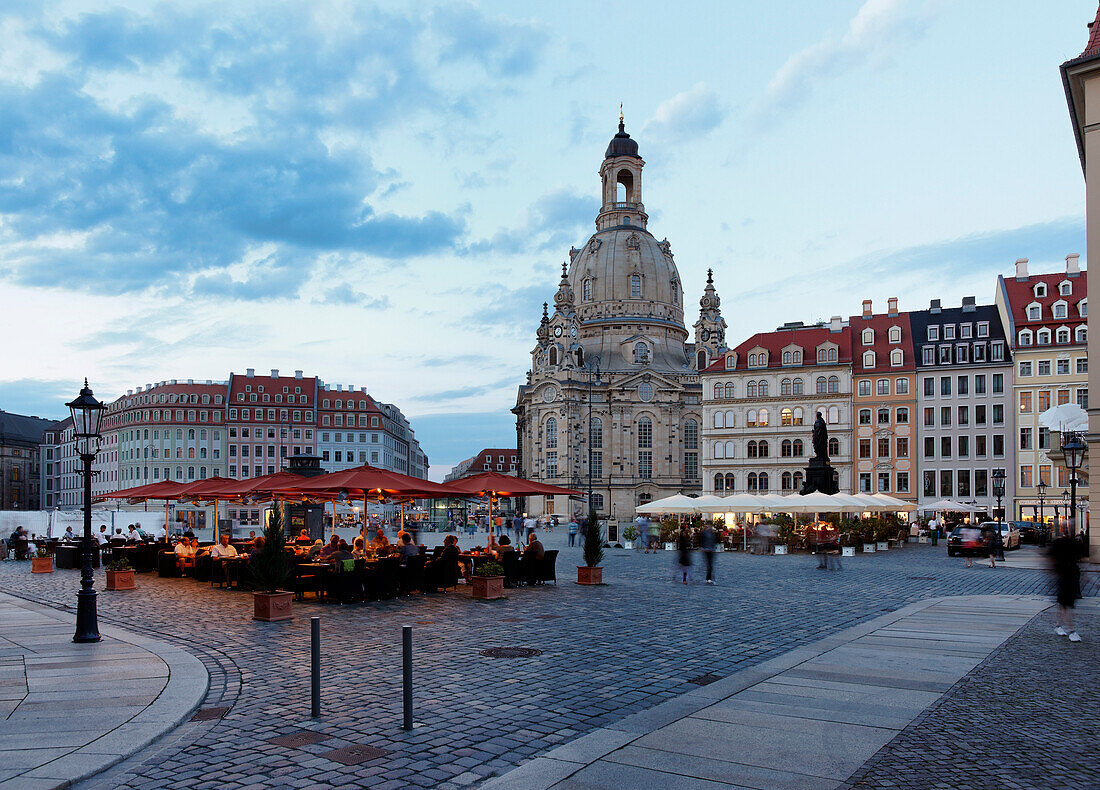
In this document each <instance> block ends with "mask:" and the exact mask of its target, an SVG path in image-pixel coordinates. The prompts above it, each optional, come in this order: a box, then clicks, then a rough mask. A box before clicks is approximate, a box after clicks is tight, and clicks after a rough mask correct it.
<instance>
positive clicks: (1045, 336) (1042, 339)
mask: <svg viewBox="0 0 1100 790" xmlns="http://www.w3.org/2000/svg"><path fill="white" fill-rule="evenodd" d="M1035 342H1036V343H1038V344H1039V345H1040V346H1049V345H1050V330H1049V329H1040V330H1039V331H1038V332H1036V333H1035Z"/></svg>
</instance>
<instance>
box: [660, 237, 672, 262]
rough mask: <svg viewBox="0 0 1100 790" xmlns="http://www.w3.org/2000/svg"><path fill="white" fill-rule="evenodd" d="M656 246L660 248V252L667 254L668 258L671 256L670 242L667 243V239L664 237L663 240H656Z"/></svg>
mask: <svg viewBox="0 0 1100 790" xmlns="http://www.w3.org/2000/svg"><path fill="white" fill-rule="evenodd" d="M657 246H658V247H659V248H660V250H661V252H663V253H664V254H665V255H667V256H668V257H670V258H671V257H672V244H671V243H669V240H668V239H664V240H663V241H659V242H657Z"/></svg>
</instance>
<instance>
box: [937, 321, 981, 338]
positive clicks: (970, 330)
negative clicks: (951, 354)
mask: <svg viewBox="0 0 1100 790" xmlns="http://www.w3.org/2000/svg"><path fill="white" fill-rule="evenodd" d="M941 335H942V337H943V339H944V340H954V339H955V325H954V324H929V325H928V331H927V335H926V336H927V338H928V340H930V341H932V342H935V341H937V340H939V339H940V337H941ZM973 336H974V325H973V324H971V323H966V324H959V339H960V340H969V339H970V338H971V337H973ZM977 336H978V337H989V322H988V321H979V322H978V334H977Z"/></svg>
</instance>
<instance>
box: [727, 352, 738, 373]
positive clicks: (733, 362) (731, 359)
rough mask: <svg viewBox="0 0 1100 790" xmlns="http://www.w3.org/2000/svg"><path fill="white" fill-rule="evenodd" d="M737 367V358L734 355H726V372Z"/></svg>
mask: <svg viewBox="0 0 1100 790" xmlns="http://www.w3.org/2000/svg"><path fill="white" fill-rule="evenodd" d="M736 367H737V358H736V357H735V356H733V354H727V355H726V370H733V369H735V368H736Z"/></svg>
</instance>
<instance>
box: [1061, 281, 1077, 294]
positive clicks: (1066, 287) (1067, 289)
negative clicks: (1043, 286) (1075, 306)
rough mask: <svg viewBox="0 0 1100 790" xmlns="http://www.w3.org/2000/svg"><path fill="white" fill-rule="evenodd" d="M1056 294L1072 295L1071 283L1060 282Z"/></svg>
mask: <svg viewBox="0 0 1100 790" xmlns="http://www.w3.org/2000/svg"><path fill="white" fill-rule="evenodd" d="M1058 293H1059V294H1061V295H1062V296H1069V295H1070V294H1072V293H1073V283H1071V282H1070V281H1069V280H1062V282H1060V283H1058Z"/></svg>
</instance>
